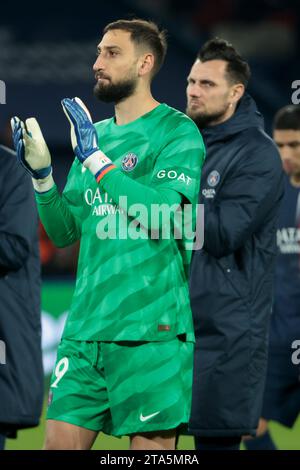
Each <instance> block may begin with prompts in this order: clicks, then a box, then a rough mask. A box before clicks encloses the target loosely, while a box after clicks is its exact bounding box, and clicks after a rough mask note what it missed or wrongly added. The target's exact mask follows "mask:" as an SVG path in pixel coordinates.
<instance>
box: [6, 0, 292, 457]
mask: <svg viewBox="0 0 300 470" xmlns="http://www.w3.org/2000/svg"><path fill="white" fill-rule="evenodd" d="M299 9H300V5H299V1H297V0H294V1H293V0H252V1H251V2H249V1H243V0H219V1H217V0H202V1H196V0H185V1H182V0H175V1H174V0H123V1H122V0H119V1H117V0H114V1H113V2H107V1H102V0H98V1H97V2H95V1H91V0H87V1H86V2H84V4H81V7H79V6H74V2H61V1H58V0H52V1H51V3H47V4H45V3H37V2H30V3H23V4H18V5H17V6H16V5H15V4H14V3H13V2H10V3H6V4H5V5H3V4H2V5H1V7H0V80H2V81H4V83H5V85H6V104H5V105H1V108H0V111H1V112H0V142H1V143H4V144H6V145H8V146H11V133H10V127H9V119H10V117H11V116H12V115H15V114H16V115H18V116H20V117H21V118H23V119H25V118H27V117H30V116H35V117H37V119H38V120H39V122H40V125H41V127H42V129H43V132H44V136H45V138H46V140H47V142H48V144H49V147H50V150H51V153H52V156H53V166H54V174H55V179H56V181H57V183H58V186H59V187H60V188H61V189H62V188H63V186H64V183H65V179H66V175H67V172H68V168H69V167H70V164H71V161H72V152H71V147H70V141H69V125H68V123H67V120H66V119H65V116H64V114H63V113H62V110H61V107H60V100H61V99H62V98H63V97H72V96H79V97H81V98H82V99H83V101H85V102H86V103H87V104H88V107H89V108H90V110H91V113H92V116H93V118H94V120H95V121H98V120H101V119H104V118H107V117H109V116H111V114H112V107H111V106H110V105H105V104H99V103H98V102H96V100H95V98H94V97H93V84H94V77H93V72H92V70H91V67H92V64H93V62H94V60H95V53H96V45H97V41H98V40H99V39H100V37H101V31H102V29H103V27H104V26H105V25H106V24H107V23H108V22H110V21H113V20H115V19H118V18H123V17H125V18H131V17H136V16H138V17H140V16H141V17H144V18H148V19H153V20H154V21H157V22H158V23H159V24H160V25H161V26H163V27H164V28H166V29H167V30H168V32H169V51H168V55H167V59H166V63H165V65H164V67H163V69H162V70H161V72H160V73H159V75H158V76H157V78H156V80H155V81H154V85H153V92H154V94H155V96H156V98H157V99H158V100H160V101H163V102H166V103H168V104H169V105H171V106H174V107H175V108H178V109H180V110H182V111H184V109H185V86H186V76H187V74H188V72H189V69H190V66H191V64H192V62H193V60H194V58H195V54H196V53H197V51H198V49H199V48H200V46H201V44H203V42H205V40H207V39H208V38H210V37H212V36H219V37H223V38H225V39H227V40H229V41H232V42H233V44H234V45H235V46H236V47H237V49H238V50H239V51H240V53H241V54H242V55H244V56H245V57H246V58H247V59H248V60H249V62H250V65H251V69H252V79H251V83H250V86H249V91H250V93H251V94H252V95H253V97H254V98H255V99H256V101H257V104H258V106H259V109H260V110H261V111H262V113H263V115H264V117H265V121H266V129H267V131H268V132H269V133H270V132H271V122H272V117H273V115H274V113H275V111H276V110H277V109H278V108H280V107H281V106H283V105H285V104H288V103H291V102H292V95H293V93H294V91H295V90H293V88H292V84H293V82H294V81H296V80H299V85H300V67H299V58H298V57H297V55H298V52H299V50H300V13H299ZM299 95H300V93H298V96H299ZM294 96H295V94H294ZM40 241H41V244H40V246H41V256H42V266H43V292H42V310H43V312H42V327H43V354H44V368H45V384H46V389H47V387H48V380H49V373H50V371H51V369H52V366H53V363H54V360H55V351H56V347H57V344H58V342H59V338H60V334H61V331H62V328H63V324H64V320H65V318H66V315H67V312H68V308H69V305H70V298H71V295H72V291H73V286H74V277H75V272H76V259H77V253H78V246H77V245H75V246H74V247H71V248H67V249H56V248H55V247H53V245H52V244H51V242H50V241H49V240H48V238H47V236H46V234H45V233H44V231H43V229H42V227H40ZM45 403H46V398H45ZM44 424H45V423H44V417H43V418H42V420H41V425H40V427H39V428H36V429H32V430H26V431H22V432H20V433H19V435H18V438H17V439H16V440H8V443H7V448H8V449H39V448H40V447H41V445H42V441H43V429H44ZM271 430H272V433H273V434H274V437H275V439H276V441H277V443H278V445H279V448H281V449H300V420H298V422H297V425H296V427H295V429H294V430H292V431H290V430H287V429H284V428H282V427H281V426H279V425H277V424H275V423H272V425H271ZM127 444H128V443H127V438H123V439H122V440H119V439H112V438H108V437H103V438H102V439H101V436H100V439H99V438H98V440H97V442H96V445H95V448H97V449H113V448H115V449H125V448H127ZM180 448H184V449H192V448H193V447H192V441H191V438H188V437H184V438H181V440H180Z"/></svg>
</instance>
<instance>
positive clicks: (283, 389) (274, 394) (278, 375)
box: [262, 346, 300, 428]
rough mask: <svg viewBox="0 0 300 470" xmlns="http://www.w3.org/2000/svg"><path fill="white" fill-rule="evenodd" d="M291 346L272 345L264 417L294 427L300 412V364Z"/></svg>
mask: <svg viewBox="0 0 300 470" xmlns="http://www.w3.org/2000/svg"><path fill="white" fill-rule="evenodd" d="M292 353H293V350H292V349H291V348H290V347H288V346H287V347H286V348H281V349H275V348H274V347H272V346H270V348H269V357H268V370H267V377H266V385H265V393H264V401H263V410H262V417H263V418H264V419H266V420H273V421H278V422H279V423H281V424H283V425H284V426H287V427H289V428H292V427H293V425H294V423H295V421H296V419H297V417H298V415H299V413H300V365H295V364H293V363H292Z"/></svg>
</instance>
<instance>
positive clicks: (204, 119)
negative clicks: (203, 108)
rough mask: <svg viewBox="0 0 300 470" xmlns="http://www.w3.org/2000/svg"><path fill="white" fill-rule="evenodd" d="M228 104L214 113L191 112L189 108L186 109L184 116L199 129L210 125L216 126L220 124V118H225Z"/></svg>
mask: <svg viewBox="0 0 300 470" xmlns="http://www.w3.org/2000/svg"><path fill="white" fill-rule="evenodd" d="M228 106H229V105H228V104H226V105H224V107H223V108H222V109H219V110H218V111H215V112H211V113H208V112H202V113H201V112H199V111H196V110H195V111H194V110H191V109H190V108H189V107H187V108H186V114H187V116H188V117H189V118H191V119H192V120H193V121H194V123H195V124H196V125H197V126H198V128H199V129H204V128H205V127H208V126H210V125H214V124H218V123H219V122H222V118H223V117H224V116H225V114H226V112H227V110H228Z"/></svg>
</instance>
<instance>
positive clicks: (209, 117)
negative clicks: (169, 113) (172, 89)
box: [186, 59, 232, 128]
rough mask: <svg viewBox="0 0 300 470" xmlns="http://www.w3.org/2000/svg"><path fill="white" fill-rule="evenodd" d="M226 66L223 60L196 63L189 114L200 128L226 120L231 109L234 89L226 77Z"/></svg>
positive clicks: (189, 87)
mask: <svg viewBox="0 0 300 470" xmlns="http://www.w3.org/2000/svg"><path fill="white" fill-rule="evenodd" d="M226 66H227V63H226V62H225V61H223V60H209V61H207V62H201V61H200V60H199V59H197V60H196V62H195V63H194V65H193V67H192V69H191V71H190V74H189V76H188V79H187V80H188V85H187V89H186V94H187V108H186V113H187V115H188V116H189V117H190V118H191V119H193V121H195V122H196V124H197V125H198V126H199V127H200V128H201V127H206V126H208V125H215V124H218V123H219V122H223V121H225V120H226V119H227V117H226V116H227V114H228V112H229V110H230V108H231V107H232V101H231V94H232V85H231V84H230V83H229V82H228V78H227V77H226Z"/></svg>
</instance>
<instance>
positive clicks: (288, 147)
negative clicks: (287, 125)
mask: <svg viewBox="0 0 300 470" xmlns="http://www.w3.org/2000/svg"><path fill="white" fill-rule="evenodd" d="M273 137H274V140H275V142H276V144H277V146H278V149H279V152H280V156H281V160H282V165H283V169H284V171H285V172H286V173H287V174H288V175H289V176H296V177H298V178H299V177H300V130H293V129H275V130H274V135H273Z"/></svg>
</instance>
